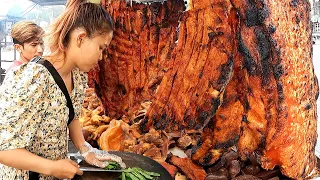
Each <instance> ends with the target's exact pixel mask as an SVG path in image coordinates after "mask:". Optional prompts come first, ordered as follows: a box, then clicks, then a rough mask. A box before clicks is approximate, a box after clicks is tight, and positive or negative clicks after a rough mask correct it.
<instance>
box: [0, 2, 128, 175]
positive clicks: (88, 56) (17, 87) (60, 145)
mask: <svg viewBox="0 0 320 180" xmlns="http://www.w3.org/2000/svg"><path fill="white" fill-rule="evenodd" d="M112 35H113V23H112V19H111V17H110V15H109V14H108V13H107V12H106V11H105V9H104V8H103V7H102V6H100V5H98V4H94V3H90V2H85V1H83V0H68V2H67V5H66V9H65V11H64V12H63V13H62V14H61V15H60V16H59V17H58V18H57V19H56V21H55V23H54V24H53V25H52V28H51V31H50V32H49V34H48V40H49V48H50V50H51V54H50V55H49V56H47V57H45V58H38V57H37V58H35V59H33V60H32V61H31V62H29V63H26V64H22V65H21V66H19V67H16V68H14V69H12V70H11V71H9V72H8V74H7V75H6V77H5V80H4V82H3V84H2V86H1V87H0V177H1V178H0V179H2V180H14V179H19V180H20V179H23V180H27V179H29V180H33V179H41V180H50V179H56V178H58V179H64V178H73V177H74V176H75V175H76V174H78V175H82V171H81V170H80V169H79V167H78V165H77V164H76V163H74V162H73V161H71V160H70V159H68V158H67V142H68V137H67V130H68V129H69V136H70V138H71V140H72V141H73V143H74V145H75V146H76V148H77V149H78V150H79V152H80V153H81V155H82V156H83V158H84V159H85V161H86V162H88V163H89V164H91V165H94V166H98V167H101V168H103V167H105V166H106V165H107V164H108V162H110V161H116V162H118V163H119V164H120V165H121V166H122V167H123V168H124V167H125V164H124V163H123V162H122V160H121V158H120V157H118V156H115V155H112V154H109V153H108V152H106V151H101V150H98V149H96V148H93V147H91V145H90V144H88V143H87V142H85V139H84V137H83V135H82V131H81V127H80V124H79V120H78V118H79V116H80V110H81V106H82V102H83V99H84V95H85V88H86V87H87V85H86V83H87V75H86V72H88V71H89V70H90V69H92V68H93V67H94V66H95V65H96V64H97V63H98V61H99V60H101V59H102V57H103V52H104V51H105V50H106V48H107V47H108V45H109V44H110V41H111V39H112Z"/></svg>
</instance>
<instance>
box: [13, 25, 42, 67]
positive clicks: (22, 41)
mask: <svg viewBox="0 0 320 180" xmlns="http://www.w3.org/2000/svg"><path fill="white" fill-rule="evenodd" d="M43 35H44V30H43V29H42V28H41V27H40V26H38V25H37V24H36V23H34V22H31V21H20V22H17V23H16V24H14V25H13V26H12V29H11V37H12V40H13V44H14V48H15V50H16V51H18V52H19V54H20V57H19V59H18V60H15V61H14V62H13V64H12V65H11V66H10V67H9V68H8V69H7V71H8V70H10V69H12V68H13V67H16V66H19V65H21V64H23V63H27V62H29V61H30V60H31V59H33V58H34V57H36V56H42V54H43V50H44V46H43V39H42V36H43Z"/></svg>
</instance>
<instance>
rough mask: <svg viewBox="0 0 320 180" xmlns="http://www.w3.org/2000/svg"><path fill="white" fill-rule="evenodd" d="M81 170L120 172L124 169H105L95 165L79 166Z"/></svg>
mask: <svg viewBox="0 0 320 180" xmlns="http://www.w3.org/2000/svg"><path fill="white" fill-rule="evenodd" d="M79 169H80V170H81V171H99V172H119V173H120V172H122V171H124V169H120V170H106V169H102V168H97V167H83V166H80V168H79Z"/></svg>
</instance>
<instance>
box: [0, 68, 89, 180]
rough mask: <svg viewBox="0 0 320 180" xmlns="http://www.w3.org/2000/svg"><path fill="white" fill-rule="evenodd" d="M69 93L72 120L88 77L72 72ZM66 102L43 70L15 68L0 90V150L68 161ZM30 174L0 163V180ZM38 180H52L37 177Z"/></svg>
mask: <svg viewBox="0 0 320 180" xmlns="http://www.w3.org/2000/svg"><path fill="white" fill-rule="evenodd" d="M72 76H73V83H74V89H73V91H72V93H71V94H70V98H71V100H72V103H73V106H74V111H75V118H78V117H79V116H80V113H81V106H82V102H83V99H84V96H85V89H86V87H87V74H86V73H83V72H80V71H79V70H78V69H75V70H73V71H72ZM68 115H69V109H68V107H67V101H66V98H65V96H64V94H63V93H62V91H61V90H60V88H59V86H58V85H57V84H56V83H55V81H54V79H53V77H52V75H51V74H50V72H49V71H48V70H47V68H46V67H44V66H42V65H40V64H36V63H34V62H29V63H28V64H22V65H21V66H18V67H14V68H13V69H11V70H10V71H8V74H7V75H6V77H5V80H4V82H3V84H2V85H1V87H0V151H4V150H10V149H17V148H25V149H27V150H28V151H30V152H32V153H34V154H36V155H38V156H41V157H44V158H47V159H51V160H58V159H64V158H67V142H68V138H67V122H68V118H69V117H68ZM28 176H29V171H25V170H19V169H15V168H11V167H8V166H5V165H2V164H0V179H1V180H16V179H17V180H27V179H28ZM40 179H41V180H49V179H54V177H51V176H45V175H41V174H40Z"/></svg>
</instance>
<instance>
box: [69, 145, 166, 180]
mask: <svg viewBox="0 0 320 180" xmlns="http://www.w3.org/2000/svg"><path fill="white" fill-rule="evenodd" d="M110 153H111V154H115V155H117V156H120V157H121V158H122V160H123V162H124V163H125V164H126V165H127V167H140V168H142V169H144V170H146V171H152V172H157V173H159V174H160V175H161V176H160V177H155V178H154V180H172V177H171V175H170V174H169V173H168V171H167V170H166V169H165V168H164V167H163V166H161V164H159V163H158V162H157V161H155V160H153V159H151V158H148V157H146V156H143V155H139V154H135V153H130V152H119V151H111V152H110ZM84 164H85V162H84V161H81V162H80V163H79V165H80V167H84ZM120 174H121V172H110V171H84V172H83V175H82V176H75V177H74V178H73V180H92V179H94V180H119V176H120Z"/></svg>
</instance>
